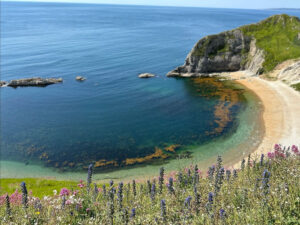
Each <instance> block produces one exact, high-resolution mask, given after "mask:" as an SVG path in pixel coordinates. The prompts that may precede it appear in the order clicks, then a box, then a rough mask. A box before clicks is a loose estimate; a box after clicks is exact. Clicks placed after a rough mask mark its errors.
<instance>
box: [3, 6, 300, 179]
mask: <svg viewBox="0 0 300 225" xmlns="http://www.w3.org/2000/svg"><path fill="white" fill-rule="evenodd" d="M1 6H2V7H1V80H10V79H16V78H23V77H32V76H41V77H62V78H63V79H64V83H63V84H58V85H52V86H48V87H46V88H17V89H12V88H3V89H1V131H2V134H1V158H2V160H5V161H6V162H7V161H8V160H9V162H13V163H12V164H6V163H3V164H2V165H4V167H5V171H6V172H5V174H9V175H7V176H14V175H17V174H16V173H15V171H17V170H18V168H19V166H18V165H21V167H22V166H24V163H26V165H27V167H26V168H29V171H28V172H27V173H26V174H27V175H26V176H28V175H29V176H33V175H34V170H31V169H30V168H35V167H32V166H33V164H34V163H35V164H36V163H38V164H42V165H44V164H46V165H47V166H49V168H43V169H41V171H45V173H43V174H44V175H47V174H52V175H53V174H56V176H61V175H58V174H57V170H52V169H50V168H52V167H57V168H58V169H59V170H60V171H63V170H70V169H71V170H73V171H74V170H79V169H82V168H83V167H84V166H86V165H87V164H88V163H90V162H95V161H98V160H107V161H109V160H114V161H116V162H117V163H118V165H120V166H118V168H117V171H115V172H113V173H110V174H111V175H112V176H114V175H113V174H118V175H116V176H118V177H125V176H126V174H127V173H128V168H127V167H126V170H120V167H123V166H125V165H124V163H122V162H123V161H124V160H126V159H128V158H136V157H145V156H148V155H151V154H153V153H154V152H155V147H160V148H164V147H166V146H168V145H171V144H180V145H181V149H182V150H189V151H191V152H192V153H193V155H192V159H188V160H193V159H197V160H200V158H201V159H202V161H203V162H204V161H205V160H206V161H207V159H208V158H210V157H213V156H216V155H217V154H218V152H220V151H223V152H224V151H227V150H229V148H230V147H229V146H230V145H231V146H233V145H232V143H233V142H234V143H236V145H237V143H239V141H240V142H242V139H241V138H236V139H234V137H235V136H234V135H240V136H242V137H245V136H243V135H241V134H243V132H246V131H245V130H243V129H242V128H243V127H248V128H249V130H248V131H247V132H251V131H252V130H251V129H254V128H253V127H251V126H250V127H249V125H248V126H246V125H245V126H244V125H243V123H242V122H244V120H243V121H241V120H240V119H239V117H240V116H242V115H243V113H244V114H247V112H250V111H247V107H246V105H245V102H244V101H239V102H236V104H235V107H233V108H231V115H232V121H230V122H229V123H227V124H226V127H225V129H224V130H222V132H220V133H214V132H213V130H214V129H215V128H216V127H217V126H218V125H217V124H216V123H215V122H214V121H215V119H216V118H215V114H214V112H215V107H216V106H217V105H218V104H219V99H218V98H217V97H215V96H214V97H213V96H208V97H207V96H206V97H205V96H203V95H199V91H198V89H197V87H195V85H193V84H192V83H191V82H190V81H188V80H182V79H167V78H166V77H165V74H166V73H167V72H168V71H170V70H171V69H173V68H174V67H176V66H178V65H180V64H182V63H183V61H184V58H185V56H186V55H187V53H188V52H189V51H190V49H191V48H192V46H193V45H194V43H195V42H196V41H197V40H198V39H200V38H201V37H203V36H205V35H207V34H212V33H218V32H221V31H223V30H227V29H231V28H235V27H237V26H240V25H243V24H247V23H252V22H256V21H259V20H261V19H263V18H266V17H267V16H269V15H271V14H274V13H279V11H271V10H231V9H204V8H176V7H143V6H111V5H85V4H56V3H12V2H11V3H9V2H2V3H1ZM288 12H289V14H293V15H299V11H288ZM141 72H152V73H155V74H157V75H158V77H156V78H153V79H148V80H142V79H138V78H137V75H138V74H139V73H141ZM77 75H83V76H85V77H87V80H86V81H85V82H83V83H78V82H76V81H75V76H77ZM242 109H243V110H242ZM255 115H256V114H255V113H252V114H249V116H247V118H248V119H249V120H250V118H252V117H255ZM240 131H241V132H240ZM239 132H240V133H239ZM208 133H209V134H208ZM230 138H231V139H230ZM225 139H226V140H227V142H226V143H228V144H226V147H225V145H224V143H225V142H224V141H225ZM228 140H229V141H228ZM230 140H231V141H232V143H231V142H230ZM233 140H234V141H233ZM216 143H219V145H216ZM229 143H231V144H229ZM208 146H212V147H208ZM213 146H219V147H213ZM222 146H223V147H222ZM240 152H242V151H240ZM200 156H201V157H200ZM171 157H176V156H174V155H173V156H171ZM197 157H198V158H197ZM40 159H42V160H40ZM171 161H172V162H170V161H169V160H154V163H159V164H166V163H169V164H170V165H172V166H171V167H170V168H173V167H174V165H175V164H174V161H176V160H171ZM16 162H21V164H18V163H16ZM207 162H208V161H207ZM70 163H74V164H75V166H70ZM148 164H149V163H148ZM150 164H153V162H151V163H150ZM72 165H73V164H72ZM157 166H159V165H157ZM157 166H156V165H147V166H144V167H143V173H146V172H147V171H148V170H149V171H150V170H151V171H153V169H154V168H156V167H157ZM14 168H15V169H14ZM38 168H41V167H40V166H39V167H38ZM129 170H130V171H135V172H133V174H134V173H136V172H137V170H136V169H135V168H133V169H130V168H129ZM3 171H4V169H3ZM24 171H26V169H24ZM103 171H104V170H103ZM103 171H102V170H99V172H103ZM104 172H105V173H106V172H107V171H106V170H105V171H104ZM36 173H38V172H36ZM24 176H25V175H24ZM53 176H54V175H53ZM62 176H64V177H65V176H69V175H68V174H67V173H64V175H62ZM103 176H104V175H103V174H102V175H101V174H100V175H99V178H100V177H102V178H103Z"/></svg>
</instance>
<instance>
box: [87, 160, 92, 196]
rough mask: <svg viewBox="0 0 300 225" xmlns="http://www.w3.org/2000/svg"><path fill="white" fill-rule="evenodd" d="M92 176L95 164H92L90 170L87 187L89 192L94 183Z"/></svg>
mask: <svg viewBox="0 0 300 225" xmlns="http://www.w3.org/2000/svg"><path fill="white" fill-rule="evenodd" d="M92 175H93V164H90V165H89V168H88V176H87V185H86V187H87V192H89V191H90V185H91V183H92Z"/></svg>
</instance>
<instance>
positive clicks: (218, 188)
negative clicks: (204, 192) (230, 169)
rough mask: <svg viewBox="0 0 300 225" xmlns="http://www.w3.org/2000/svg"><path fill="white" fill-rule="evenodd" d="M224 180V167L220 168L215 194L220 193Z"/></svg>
mask: <svg viewBox="0 0 300 225" xmlns="http://www.w3.org/2000/svg"><path fill="white" fill-rule="evenodd" d="M223 180H224V167H222V168H220V169H219V172H218V173H217V174H216V179H215V194H217V193H218V192H219V191H220V189H221V186H222V184H223Z"/></svg>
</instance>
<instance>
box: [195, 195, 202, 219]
mask: <svg viewBox="0 0 300 225" xmlns="http://www.w3.org/2000/svg"><path fill="white" fill-rule="evenodd" d="M200 198H201V197H200V194H199V193H196V196H195V207H196V213H197V214H198V213H199V208H200V203H201V199H200Z"/></svg>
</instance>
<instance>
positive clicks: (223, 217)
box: [220, 209, 226, 220]
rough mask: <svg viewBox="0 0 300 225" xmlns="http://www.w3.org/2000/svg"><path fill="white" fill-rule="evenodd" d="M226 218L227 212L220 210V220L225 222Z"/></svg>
mask: <svg viewBox="0 0 300 225" xmlns="http://www.w3.org/2000/svg"><path fill="white" fill-rule="evenodd" d="M225 216H226V212H225V210H224V209H220V218H221V219H222V220H223V219H225Z"/></svg>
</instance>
